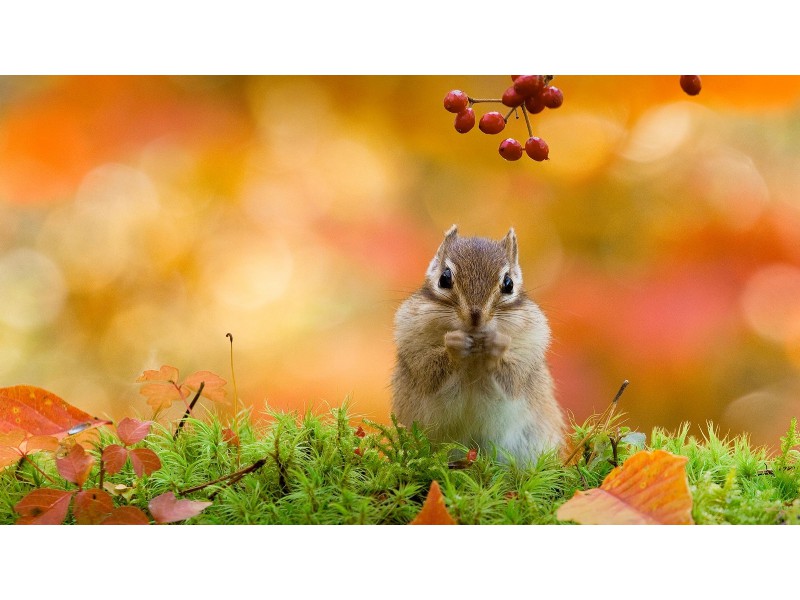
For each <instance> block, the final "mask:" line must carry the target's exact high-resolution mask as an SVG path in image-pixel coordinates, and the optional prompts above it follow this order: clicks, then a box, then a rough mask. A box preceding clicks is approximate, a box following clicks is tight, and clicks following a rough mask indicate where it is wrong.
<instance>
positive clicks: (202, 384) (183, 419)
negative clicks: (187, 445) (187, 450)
mask: <svg viewBox="0 0 800 600" xmlns="http://www.w3.org/2000/svg"><path fill="white" fill-rule="evenodd" d="M205 385H206V382H205V381H201V382H200V387H198V388H197V393H196V394H195V395H194V398H192V401H191V403H190V404H189V406H188V407H187V408H186V412H185V413H183V416H182V417H181V420H180V422H179V423H178V428H177V429H176V430H175V435H173V436H172V439H173V440H177V439H178V434H179V433H180V432H181V428H182V427H183V424H184V423H185V422H186V419H188V418H189V415H190V414H192V409H193V408H194V405H195V404H197V400H198V399H199V398H200V394H202V393H203V388H204V387H205Z"/></svg>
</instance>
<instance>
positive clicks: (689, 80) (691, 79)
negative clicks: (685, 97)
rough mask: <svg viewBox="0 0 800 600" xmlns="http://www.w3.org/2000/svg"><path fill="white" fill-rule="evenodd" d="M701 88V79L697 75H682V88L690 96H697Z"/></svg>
mask: <svg viewBox="0 0 800 600" xmlns="http://www.w3.org/2000/svg"><path fill="white" fill-rule="evenodd" d="M701 87H702V86H701V85H700V77H698V76H697V75H681V88H682V89H683V91H684V92H686V93H687V94H689V95H690V96H697V94H699V93H700V88H701Z"/></svg>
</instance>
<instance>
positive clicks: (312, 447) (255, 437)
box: [0, 408, 800, 524]
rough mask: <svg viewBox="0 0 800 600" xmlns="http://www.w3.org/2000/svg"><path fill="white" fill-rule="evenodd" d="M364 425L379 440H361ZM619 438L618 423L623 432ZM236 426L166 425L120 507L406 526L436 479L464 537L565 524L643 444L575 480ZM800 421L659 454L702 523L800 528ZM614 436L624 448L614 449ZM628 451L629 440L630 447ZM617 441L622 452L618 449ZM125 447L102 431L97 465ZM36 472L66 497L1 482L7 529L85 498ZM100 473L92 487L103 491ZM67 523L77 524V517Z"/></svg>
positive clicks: (23, 477)
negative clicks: (232, 431)
mask: <svg viewBox="0 0 800 600" xmlns="http://www.w3.org/2000/svg"><path fill="white" fill-rule="evenodd" d="M358 425H362V426H363V428H364V429H365V430H366V432H367V434H366V436H365V437H363V438H361V437H359V436H357V435H356V427H357V426H358ZM612 425H613V422H612ZM223 428H224V427H223V425H222V423H220V421H219V420H218V419H217V418H215V417H213V416H212V417H209V418H208V419H205V420H198V419H189V420H188V421H187V423H186V425H185V427H184V428H183V430H182V431H181V432H180V434H179V435H178V436H177V439H173V430H171V429H170V428H167V427H164V426H161V425H155V426H154V427H153V430H152V431H151V434H150V435H149V436H148V437H147V438H146V439H145V440H144V441H143V442H140V444H138V445H139V446H145V447H149V448H150V449H152V450H153V451H155V452H156V453H157V454H158V456H159V457H160V459H161V463H162V467H161V469H159V470H158V471H156V472H155V473H153V474H152V475H150V476H146V477H143V478H141V479H139V478H137V477H136V475H135V473H134V472H133V469H132V467H131V465H130V463H128V464H127V465H126V466H125V467H124V468H123V469H122V471H120V472H119V473H117V474H115V475H112V476H106V478H105V480H106V481H108V482H111V483H114V484H122V485H125V486H129V487H131V488H133V489H132V490H131V493H130V499H129V500H125V499H123V498H117V499H116V500H115V502H116V503H118V504H120V505H121V504H126V503H130V504H131V505H134V506H138V507H139V508H141V509H143V510H147V503H148V501H149V500H150V499H151V498H153V497H155V496H157V495H159V494H161V493H164V492H168V491H172V492H175V493H176V495H181V492H182V491H183V490H187V489H189V488H192V487H195V486H201V485H202V484H204V483H207V482H209V481H213V480H216V479H220V478H223V479H222V480H221V481H219V482H218V483H214V484H211V485H208V486H206V487H203V488H202V489H200V490H198V491H194V492H191V493H188V494H185V495H184V496H183V497H186V498H189V499H193V500H208V499H211V500H212V501H213V504H212V505H211V506H209V507H208V508H207V509H206V510H205V511H204V512H202V513H201V514H200V515H199V516H197V517H194V518H192V519H190V520H189V521H187V522H188V523H198V524H405V523H408V522H409V521H411V520H412V519H413V518H414V517H415V516H416V514H417V512H418V511H419V509H420V507H421V505H422V502H423V500H424V499H425V496H426V494H427V491H428V488H429V486H430V483H431V481H432V480H434V479H435V480H437V481H439V483H440V486H441V489H442V492H443V494H444V496H445V499H446V503H447V506H448V508H449V510H450V512H451V514H452V515H453V516H454V517H455V518H456V519H458V521H459V522H461V523H464V524H546V523H558V521H557V519H556V517H555V514H556V510H557V509H558V507H559V506H560V505H561V504H563V503H564V502H565V501H566V500H567V499H569V498H571V497H572V495H573V494H574V493H575V491H577V490H583V489H588V488H590V487H596V486H598V485H600V484H601V483H602V481H603V479H604V477H605V476H606V475H607V474H608V473H609V472H610V470H611V469H612V468H613V464H612V463H613V462H614V456H615V455H614V448H613V446H616V459H617V462H618V463H621V462H624V460H625V459H626V458H627V457H628V456H629V455H631V454H633V453H634V452H636V451H638V450H639V449H640V445H641V436H640V435H639V436H627V437H626V436H625V434H626V433H627V429H626V428H618V427H616V426H614V427H613V428H607V429H606V430H605V431H604V432H601V433H599V434H597V435H595V436H594V437H592V438H590V442H589V443H586V444H585V446H586V452H584V453H583V456H582V457H581V458H580V460H579V461H578V464H577V465H575V466H571V467H564V466H563V464H562V462H561V461H560V459H559V458H558V457H557V456H555V455H553V454H547V455H544V456H542V457H540V458H539V459H538V460H537V462H536V464H535V465H529V466H522V465H516V464H514V462H513V460H510V459H509V458H508V457H507V456H506V457H503V456H502V453H500V454H501V455H500V458H501V459H503V460H499V461H498V460H497V458H498V456H497V453H481V454H480V455H479V456H478V458H477V460H475V461H474V462H473V463H471V464H468V465H467V466H465V464H464V463H465V461H463V460H462V461H461V462H462V464H461V465H460V466H462V467H464V466H465V468H450V467H449V466H448V462H449V461H452V460H454V458H459V457H461V458H463V456H464V455H465V453H466V451H467V448H464V447H460V446H457V445H447V446H443V447H433V446H432V445H431V443H430V442H429V441H428V440H427V438H426V437H425V435H424V434H423V433H422V432H421V431H420V430H419V429H417V428H416V427H413V428H410V429H406V428H403V427H398V426H397V424H396V423H393V424H391V425H385V424H379V423H373V422H370V421H356V422H353V420H352V419H351V417H350V416H349V415H348V414H347V409H346V408H342V409H334V410H333V411H331V413H330V414H327V415H322V416H319V415H312V414H305V415H297V414H293V413H274V414H272V415H271V419H270V422H269V423H268V424H264V425H262V426H257V425H255V424H254V422H253V420H251V419H250V418H249V416H248V415H243V417H242V418H241V419H240V431H239V436H240V440H241V443H240V447H239V448H238V449H237V448H236V447H235V446H232V445H230V444H228V443H226V442H224V441H223ZM795 428H796V423H795V422H794V421H793V422H792V424H791V426H790V428H789V432H788V433H787V435H786V436H785V437H784V438H782V439H781V442H782V443H781V451H780V453H779V454H778V455H777V456H776V457H773V458H770V457H768V454H767V451H766V450H765V449H764V448H754V447H752V446H751V445H750V443H749V441H748V440H747V438H746V437H744V436H739V437H735V438H730V439H727V438H721V437H719V435H718V433H717V432H716V431H715V430H714V428H713V426H712V425H711V424H709V425H708V426H707V428H706V432H705V433H704V435H702V436H701V437H700V438H697V437H694V436H691V435H689V434H688V431H689V426H688V424H685V425H684V426H682V427H680V428H679V429H678V431H676V432H672V433H668V432H666V431H664V430H662V429H659V428H656V429H654V430H653V431H652V433H651V435H650V436H649V439H648V440H647V442H648V443H647V444H646V447H647V448H648V449H663V450H667V451H669V452H672V453H674V454H678V455H682V456H686V457H687V458H688V462H687V464H686V472H687V475H688V480H689V485H690V489H691V492H692V496H693V502H694V505H693V517H694V519H695V521H696V522H697V523H707V524H712V523H752V524H769V523H796V522H798V520H800V498H799V496H800V475H798V473H797V472H796V469H795V464H796V461H797V458H798V452H797V451H796V450H795V446H797V445H798V442H799V441H800V440H798V437H797V435H796V432H795ZM589 429H590V428H588V427H587V426H586V425H584V426H578V425H574V435H573V440H581V439H582V438H583V437H585V435H586V433H587V431H588V430H589ZM611 429H614V431H615V437H613V438H609V435H610V434H609V433H608V432H609V431H611ZM626 440H630V443H629V442H628V441H626ZM612 442H613V443H612ZM110 443H118V440H117V439H116V438H115V436H113V435H112V434H111V433H110V432H108V431H100V433H99V436H98V437H97V438H96V441H95V447H94V448H92V449H91V452H92V453H93V454H94V456H95V457H99V454H100V449H101V448H102V447H105V446H106V445H108V444H110ZM30 460H33V461H35V462H36V465H37V466H38V467H39V468H41V469H42V470H43V471H44V472H45V473H47V474H49V475H50V476H51V477H53V478H54V479H55V480H56V481H57V483H56V484H53V483H51V482H48V481H46V480H45V478H44V477H43V476H42V475H41V474H40V473H39V472H38V471H37V470H36V469H35V468H34V466H33V465H32V464H30V462H29V461H28V460H26V461H23V462H22V463H21V464H20V465H19V466H17V467H16V468H14V467H10V468H8V469H5V470H4V471H3V472H2V473H0V523H4V524H9V523H13V522H15V521H16V519H17V518H18V515H17V514H16V513H15V512H14V509H13V507H14V505H15V504H16V503H17V502H18V501H19V500H21V499H22V498H23V497H24V496H25V495H26V494H27V493H29V492H30V491H32V490H33V489H36V488H37V487H41V486H45V487H59V488H61V489H75V487H74V486H73V485H72V484H70V483H68V482H66V481H64V480H63V479H61V478H60V477H59V476H58V474H57V471H56V468H55V461H54V459H53V457H52V456H50V455H47V454H37V455H35V456H33V457H32V458H31V459H30ZM257 461H263V466H261V467H260V468H258V469H255V470H253V471H252V472H250V473H247V474H245V475H243V476H242V477H241V478H240V479H239V480H238V481H236V482H235V483H231V482H230V480H228V479H224V477H225V476H227V475H230V474H232V473H235V472H237V471H238V470H240V469H243V468H245V467H248V466H249V465H252V464H254V463H256V462H257ZM98 477H99V469H98V468H95V469H94V470H93V471H92V474H91V476H90V478H89V481H88V482H87V486H86V487H93V486H97V485H98V483H99V482H98ZM67 522H68V523H70V522H73V520H72V517H71V516H69V517H68V518H67Z"/></svg>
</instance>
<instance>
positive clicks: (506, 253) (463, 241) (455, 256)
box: [426, 225, 524, 330]
mask: <svg viewBox="0 0 800 600" xmlns="http://www.w3.org/2000/svg"><path fill="white" fill-rule="evenodd" d="M426 296H427V297H428V298H430V299H431V300H434V301H436V302H439V303H441V304H445V305H448V306H451V307H452V308H453V309H454V310H455V312H456V314H457V316H458V318H459V320H460V321H461V323H462V327H463V329H464V330H470V329H472V330H476V329H480V328H481V327H483V326H485V325H486V323H487V322H488V321H490V320H491V319H492V318H493V317H494V316H495V315H496V314H497V313H498V312H499V311H502V310H504V309H508V308H511V307H513V306H514V304H515V302H517V301H518V300H519V299H520V298H521V297H523V298H524V294H523V292H522V271H521V270H520V267H519V257H518V252H517V236H516V234H515V233H514V229H513V228H511V229H509V231H508V233H507V234H506V236H505V237H504V238H503V239H501V240H499V241H494V240H490V239H487V238H480V237H461V236H459V235H458V228H457V227H456V226H455V225H453V226H452V227H451V228H450V229H449V230H448V231H447V233H446V234H445V236H444V241H443V242H442V244H441V245H440V246H439V250H438V251H437V252H436V256H434V257H433V260H431V262H430V265H428V271H427V273H426Z"/></svg>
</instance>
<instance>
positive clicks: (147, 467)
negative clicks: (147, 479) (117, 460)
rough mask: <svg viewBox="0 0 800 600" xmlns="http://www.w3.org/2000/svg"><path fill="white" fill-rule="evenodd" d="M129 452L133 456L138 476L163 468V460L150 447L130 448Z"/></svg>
mask: <svg viewBox="0 0 800 600" xmlns="http://www.w3.org/2000/svg"><path fill="white" fill-rule="evenodd" d="M128 454H129V455H130V457H131V464H132V465H133V470H134V472H135V473H136V476H137V477H141V476H142V475H152V474H153V473H155V472H156V471H158V470H159V469H160V468H161V460H160V459H159V458H158V455H157V454H156V453H155V452H153V451H152V450H150V449H149V448H134V449H133V450H129V451H128Z"/></svg>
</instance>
